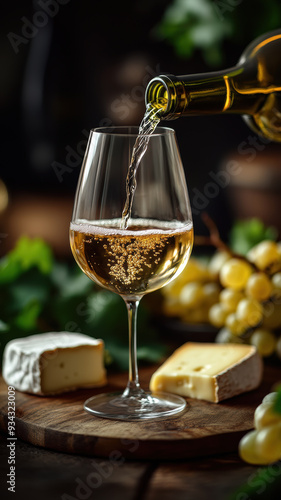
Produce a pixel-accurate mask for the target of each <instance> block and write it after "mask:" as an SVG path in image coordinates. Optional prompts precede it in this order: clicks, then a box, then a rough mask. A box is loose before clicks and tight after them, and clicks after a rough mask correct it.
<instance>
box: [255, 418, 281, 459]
mask: <svg viewBox="0 0 281 500" xmlns="http://www.w3.org/2000/svg"><path fill="white" fill-rule="evenodd" d="M256 450H257V454H258V455H260V456H262V457H264V459H265V460H267V461H268V463H273V462H276V461H277V460H279V459H280V458H281V422H278V423H276V424H274V425H270V426H268V427H264V428H263V429H261V430H260V431H258V433H257V437H256Z"/></svg>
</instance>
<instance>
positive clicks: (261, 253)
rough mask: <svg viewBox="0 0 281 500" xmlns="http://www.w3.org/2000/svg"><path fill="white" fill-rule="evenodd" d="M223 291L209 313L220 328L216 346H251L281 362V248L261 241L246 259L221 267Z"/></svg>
mask: <svg viewBox="0 0 281 500" xmlns="http://www.w3.org/2000/svg"><path fill="white" fill-rule="evenodd" d="M220 282H221V285H222V286H223V289H222V291H221V293H220V296H219V301H218V302H217V303H216V304H214V305H213V306H212V307H211V308H210V310H209V321H210V323H211V324H212V325H214V326H216V327H217V328H220V329H221V330H220V331H219V333H218V336H217V338H216V341H217V342H249V343H251V344H252V345H255V346H256V348H257V350H258V351H259V353H260V354H261V355H262V356H270V355H271V354H273V353H274V352H275V351H276V353H277V355H278V356H279V357H280V359H281V337H279V338H278V335H277V333H276V331H277V330H278V328H280V327H281V246H280V244H279V243H276V242H274V241H262V242H261V243H259V244H258V245H256V246H255V247H254V248H252V249H251V250H250V252H249V253H248V255H247V257H246V258H242V257H241V258H236V257H230V258H229V259H228V260H227V261H226V262H225V263H224V264H223V266H222V267H221V270H220Z"/></svg>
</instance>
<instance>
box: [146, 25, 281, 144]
mask: <svg viewBox="0 0 281 500" xmlns="http://www.w3.org/2000/svg"><path fill="white" fill-rule="evenodd" d="M148 102H150V103H152V104H153V105H155V106H156V107H158V108H159V107H160V108H162V109H163V112H162V119H165V120H172V119H175V118H178V117H179V116H190V115H206V114H215V113H216V114H217V113H236V114H241V115H243V117H244V118H245V120H246V122H247V123H248V125H249V126H250V127H251V128H252V129H253V130H254V131H255V132H257V133H259V134H262V135H263V136H264V137H266V138H268V139H270V140H274V141H277V142H281V30H276V31H273V32H271V33H268V34H266V35H263V36H261V37H259V38H258V39H256V40H254V41H253V42H252V43H251V44H250V45H249V46H248V47H247V49H246V50H245V51H244V52H243V54H242V56H241V58H240V60H239V62H238V64H237V66H235V67H233V68H230V69H227V70H224V71H217V72H213V73H206V74H197V75H186V76H173V75H161V76H159V77H156V78H153V80H151V81H150V82H149V84H148V86H147V89H146V103H148Z"/></svg>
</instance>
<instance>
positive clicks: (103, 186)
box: [70, 127, 193, 420]
mask: <svg viewBox="0 0 281 500" xmlns="http://www.w3.org/2000/svg"><path fill="white" fill-rule="evenodd" d="M137 136H138V129H137V127H114V128H110V127H109V128H97V129H94V130H92V131H91V132H90V136H89V140H88V144H87V149H86V152H85V157H84V161H83V165H82V170H81V173H80V178H79V181H78V186H77V191H76V197H75V203H74V210H73V216H72V221H71V224H70V242H71V249H72V253H73V255H74V258H75V259H76V261H77V263H78V265H79V266H80V268H81V269H82V271H83V272H84V273H85V274H86V275H87V276H88V277H89V278H91V279H92V280H93V281H94V282H96V283H98V284H99V285H101V286H102V287H104V288H106V289H107V290H111V291H112V292H115V293H117V294H118V295H120V296H121V297H122V298H123V299H124V301H125V304H126V307H127V312H128V324H129V381H128V384H127V387H126V388H125V390H124V392H122V393H113V394H112V393H111V394H108V393H106V394H101V395H98V396H94V397H91V398H90V399H88V400H87V401H86V402H85V404H84V408H85V410H87V411H89V412H90V413H92V414H94V415H96V416H100V417H105V418H111V419H118V420H144V419H150V418H156V417H166V416H169V415H174V414H177V413H179V412H181V411H182V410H183V409H184V408H185V406H186V402H185V400H184V399H183V398H181V397H179V396H176V395H173V394H164V393H157V394H156V393H149V392H148V393H146V392H145V391H144V390H143V389H141V387H140V384H139V378H138V368H137V338H136V336H137V333H136V330H137V310H138V305H139V302H140V299H141V298H142V297H143V295H145V294H147V293H149V292H153V291H154V290H157V289H159V288H160V287H162V286H164V285H166V284H167V283H169V282H170V281H171V280H172V279H173V278H175V277H176V276H177V275H178V274H179V273H180V272H181V271H182V269H183V268H184V267H185V264H186V263H187V261H188V258H189V256H190V253H191V248H192V244H193V225H192V217H191V209H190V204H189V198H188V192H187V187H186V182H185V176H184V172H183V167H182V163H181V158H180V154H179V150H178V147H177V143H176V138H175V132H174V131H173V130H172V129H170V128H160V127H159V128H156V130H155V132H154V133H153V134H152V135H151V137H150V139H149V142H148V146H147V151H146V152H145V154H144V155H143V156H142V158H141V161H140V163H139V166H138V170H137V173H136V181H137V186H136V189H135V192H134V198H133V203H132V207H131V213H130V217H129V219H128V221H127V227H126V228H125V229H124V225H123V224H122V212H123V208H124V205H125V201H126V179H127V173H128V166H129V164H130V160H131V155H132V151H133V147H134V144H135V141H136V138H137ZM112 335H114V331H113V332H112Z"/></svg>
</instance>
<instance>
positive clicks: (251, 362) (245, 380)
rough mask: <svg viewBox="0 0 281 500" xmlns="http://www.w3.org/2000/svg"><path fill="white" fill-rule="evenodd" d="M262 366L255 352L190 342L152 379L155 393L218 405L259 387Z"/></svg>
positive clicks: (243, 347) (238, 346)
mask: <svg viewBox="0 0 281 500" xmlns="http://www.w3.org/2000/svg"><path fill="white" fill-rule="evenodd" d="M262 372H263V363H262V360H261V357H260V355H259V354H258V352H257V350H256V348H255V347H254V346H250V345H241V344H205V343H194V342H187V343H186V344H184V345H183V346H181V347H180V348H179V349H177V350H176V351H175V352H174V353H173V354H172V356H170V358H168V359H167V361H166V362H165V363H164V364H163V365H162V366H160V368H158V370H157V371H156V372H155V373H154V374H153V375H152V378H151V381H150V390H151V391H152V392H159V391H163V392H172V393H174V394H178V395H180V396H184V397H191V398H197V399H204V400H206V401H211V402H213V403H218V402H219V401H222V400H224V399H228V398H231V397H233V396H236V395H237V394H241V393H243V392H246V391H250V390H252V389H255V388H256V387H258V385H259V384H260V382H261V378H262Z"/></svg>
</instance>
